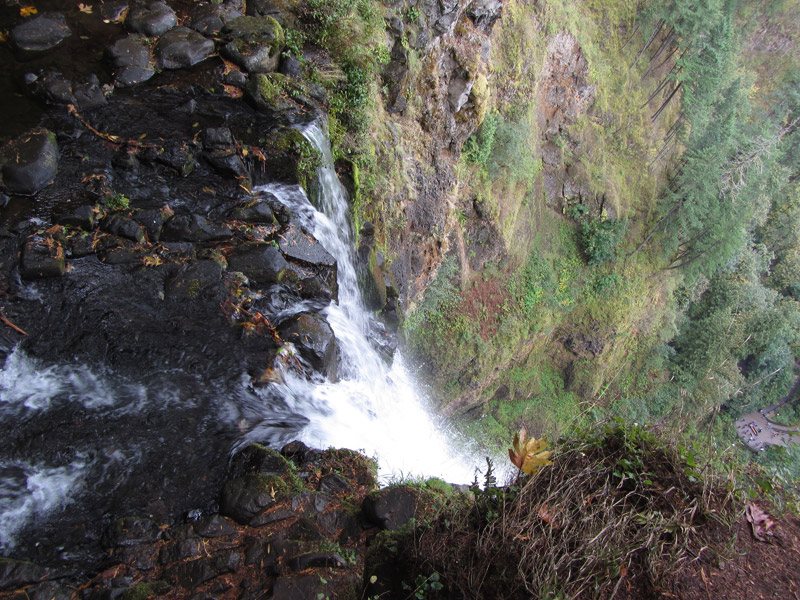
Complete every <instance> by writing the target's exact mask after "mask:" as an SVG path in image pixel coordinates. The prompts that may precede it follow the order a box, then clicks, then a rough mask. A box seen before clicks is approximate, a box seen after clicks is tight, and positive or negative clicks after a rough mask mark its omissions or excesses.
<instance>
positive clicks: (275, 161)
mask: <svg viewBox="0 0 800 600" xmlns="http://www.w3.org/2000/svg"><path fill="white" fill-rule="evenodd" d="M273 75H274V74H273ZM271 77H272V76H271ZM265 149H266V151H267V153H268V154H267V169H268V171H270V172H271V173H272V174H273V176H275V175H277V177H278V178H279V179H283V180H286V181H289V182H291V183H299V184H300V185H301V186H303V188H304V189H305V190H306V192H307V193H308V195H309V197H311V198H313V197H314V192H315V191H316V187H317V167H319V165H320V163H321V162H322V157H321V156H320V154H319V152H317V150H316V149H315V148H314V146H312V145H311V142H309V141H308V140H307V139H306V138H305V137H303V134H302V133H300V132H299V131H298V130H297V129H293V128H291V127H286V128H281V129H277V130H275V131H274V132H273V133H272V135H270V137H269V139H268V140H267V143H266V144H265Z"/></svg>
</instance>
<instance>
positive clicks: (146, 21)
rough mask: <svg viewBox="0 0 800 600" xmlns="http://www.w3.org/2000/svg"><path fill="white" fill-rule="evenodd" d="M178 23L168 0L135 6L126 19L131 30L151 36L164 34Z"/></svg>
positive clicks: (126, 24) (126, 25)
mask: <svg viewBox="0 0 800 600" xmlns="http://www.w3.org/2000/svg"><path fill="white" fill-rule="evenodd" d="M177 24H178V17H177V16H176V15H175V11H174V10H172V9H171V8H170V7H169V6H167V3H166V2H151V3H150V4H148V5H147V6H146V7H145V6H133V7H131V9H130V12H129V13H128V17H127V18H126V19H125V27H127V28H128V30H129V31H133V32H135V33H143V34H144V35H146V36H150V37H155V36H159V35H163V34H165V33H166V32H167V31H169V30H170V29H172V28H173V27H175V25H177Z"/></svg>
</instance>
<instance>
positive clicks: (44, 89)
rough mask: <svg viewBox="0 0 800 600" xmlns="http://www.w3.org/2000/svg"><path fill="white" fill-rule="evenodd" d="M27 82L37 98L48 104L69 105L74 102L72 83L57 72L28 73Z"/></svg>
mask: <svg viewBox="0 0 800 600" xmlns="http://www.w3.org/2000/svg"><path fill="white" fill-rule="evenodd" d="M25 82H26V84H27V85H28V87H29V88H30V90H31V91H32V92H33V94H34V95H35V96H37V97H39V98H41V99H42V100H44V101H45V102H47V103H48V104H69V103H70V102H72V100H73V96H72V82H71V81H70V80H69V79H67V78H66V77H64V76H63V75H62V74H61V73H58V72H56V71H46V72H44V73H41V74H39V75H37V74H35V73H28V74H27V75H25Z"/></svg>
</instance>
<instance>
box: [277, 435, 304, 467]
mask: <svg viewBox="0 0 800 600" xmlns="http://www.w3.org/2000/svg"><path fill="white" fill-rule="evenodd" d="M309 451H310V448H309V447H308V446H306V445H305V444H304V443H303V442H301V441H300V440H294V441H293V442H289V443H288V444H286V445H285V446H284V447H283V448H281V454H283V455H284V456H285V457H286V458H288V459H289V460H291V461H292V462H294V463H297V464H302V463H303V462H304V461H305V459H306V456H307V455H308V453H309Z"/></svg>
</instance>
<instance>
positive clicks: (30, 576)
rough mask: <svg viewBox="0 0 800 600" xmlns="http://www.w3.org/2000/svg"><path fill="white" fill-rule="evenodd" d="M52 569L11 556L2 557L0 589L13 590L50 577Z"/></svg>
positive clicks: (0, 563)
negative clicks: (14, 558)
mask: <svg viewBox="0 0 800 600" xmlns="http://www.w3.org/2000/svg"><path fill="white" fill-rule="evenodd" d="M50 575H51V574H50V571H49V570H48V569H45V568H44V567H40V566H39V565H35V564H33V563H30V562H24V561H20V560H11V559H10V558H0V590H11V589H14V588H17V587H20V586H22V585H26V584H29V583H39V582H40V581H42V580H43V579H47V578H48V577H50Z"/></svg>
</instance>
